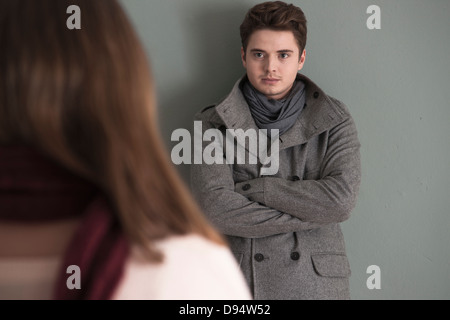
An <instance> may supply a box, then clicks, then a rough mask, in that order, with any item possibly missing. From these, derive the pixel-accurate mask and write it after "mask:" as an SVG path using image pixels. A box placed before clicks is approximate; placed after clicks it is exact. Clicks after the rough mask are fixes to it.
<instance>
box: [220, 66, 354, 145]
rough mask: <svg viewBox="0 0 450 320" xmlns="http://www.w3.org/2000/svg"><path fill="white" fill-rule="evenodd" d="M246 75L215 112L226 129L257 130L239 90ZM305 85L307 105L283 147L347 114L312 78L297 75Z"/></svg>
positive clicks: (284, 137) (282, 140)
mask: <svg viewBox="0 0 450 320" xmlns="http://www.w3.org/2000/svg"><path fill="white" fill-rule="evenodd" d="M244 80H247V76H246V75H245V76H243V77H242V78H241V79H239V80H238V81H237V82H236V83H235V85H234V87H233V89H232V90H231V92H230V94H229V95H228V96H227V97H226V98H225V99H224V100H223V101H222V102H220V103H219V104H218V105H217V106H216V112H217V114H218V115H219V117H220V118H221V119H222V121H223V122H224V124H225V126H226V128H227V129H242V130H244V131H246V130H248V129H254V130H258V127H257V125H256V123H255V121H254V120H253V117H252V115H251V112H250V109H249V106H248V104H247V101H246V100H245V97H244V95H243V93H242V91H241V89H240V84H241V83H242V82H243V81H244ZM297 80H301V81H303V82H304V83H305V86H306V106H305V107H304V109H303V110H302V112H301V113H300V116H299V117H298V118H297V121H296V122H295V124H294V125H293V126H292V128H290V129H289V130H288V131H286V132H285V133H284V134H282V135H281V136H280V150H281V149H285V148H289V147H292V146H294V145H299V144H303V143H305V142H307V141H308V140H309V139H311V138H312V137H313V136H315V135H317V134H320V133H322V132H324V131H327V130H329V129H330V128H332V127H334V126H336V125H337V124H339V123H341V122H342V121H343V120H344V119H345V118H346V116H345V114H344V113H343V112H342V111H341V109H340V108H339V107H338V106H337V105H336V103H335V102H333V101H332V100H331V99H330V98H329V97H328V96H327V95H326V94H325V93H324V92H323V91H322V90H321V89H320V88H319V87H318V86H317V85H316V84H315V83H314V82H313V81H311V80H310V79H309V78H308V77H306V76H304V75H302V74H300V73H299V74H297Z"/></svg>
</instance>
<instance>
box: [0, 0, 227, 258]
mask: <svg viewBox="0 0 450 320" xmlns="http://www.w3.org/2000/svg"><path fill="white" fill-rule="evenodd" d="M70 5H77V6H78V7H79V8H80V12H81V15H80V17H81V29H73V30H70V29H69V28H68V27H67V25H66V22H67V19H68V18H69V17H70V16H71V13H67V12H66V11H67V8H68V7H69V6H70ZM154 96H155V95H154V88H153V84H152V78H151V71H150V67H149V64H148V61H147V56H146V54H145V50H144V48H143V46H142V44H141V42H140V40H139V38H138V35H137V34H136V32H135V30H134V28H133V25H132V24H131V23H130V21H129V19H128V17H127V15H126V13H125V12H124V10H123V9H122V7H121V6H120V4H119V3H118V2H117V1H116V0H101V1H92V0H70V1H66V0H39V1H35V0H14V1H10V0H0V143H1V144H18V143H22V144H27V145H31V146H33V147H35V148H38V149H39V150H41V151H43V152H45V153H46V154H48V156H50V157H51V158H53V159H54V160H57V161H58V162H59V163H61V164H63V165H64V166H65V167H67V168H68V169H70V170H72V171H73V172H76V173H77V174H79V175H81V176H83V177H85V178H87V179H88V180H90V181H92V182H93V183H95V184H96V185H98V186H99V188H101V190H102V191H103V192H104V193H105V195H106V196H107V197H108V199H109V200H110V203H111V204H112V207H113V210H114V212H115V213H116V214H117V216H118V218H119V220H120V222H121V225H122V226H123V230H124V232H125V234H126V235H127V237H128V238H129V240H131V242H132V243H135V244H138V245H140V247H141V248H144V249H146V251H145V252H146V253H147V256H148V257H149V258H150V259H151V260H153V261H160V260H161V258H162V256H161V254H160V253H158V252H157V251H156V250H155V248H154V246H152V241H154V240H157V239H163V238H165V237H167V236H170V235H184V234H188V233H197V234H200V235H203V236H205V237H206V238H208V239H211V240H213V241H215V242H217V243H222V244H223V243H224V242H223V238H222V237H221V236H220V235H219V234H218V233H217V232H216V231H215V229H213V228H212V227H211V226H210V225H209V223H208V222H207V220H206V219H205V218H204V216H203V214H202V213H201V212H200V210H199V208H198V207H197V205H196V203H195V201H194V200H193V199H192V197H191V194H190V192H189V191H188V189H187V187H186V186H185V184H184V183H183V182H182V180H181V178H180V177H179V176H178V174H177V172H176V170H175V168H174V167H173V166H172V163H171V160H170V158H169V157H168V153H167V152H166V149H165V146H164V145H163V143H162V139H161V138H160V133H159V129H158V126H157V122H156V119H157V115H156V107H155V104H156V99H155V98H154Z"/></svg>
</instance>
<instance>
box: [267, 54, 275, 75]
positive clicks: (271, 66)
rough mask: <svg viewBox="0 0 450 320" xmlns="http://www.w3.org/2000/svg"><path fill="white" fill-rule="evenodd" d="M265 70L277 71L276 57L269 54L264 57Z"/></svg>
mask: <svg viewBox="0 0 450 320" xmlns="http://www.w3.org/2000/svg"><path fill="white" fill-rule="evenodd" d="M265 67H266V71H267V72H269V73H271V72H276V71H277V59H276V57H273V56H269V57H267V59H266V65H265Z"/></svg>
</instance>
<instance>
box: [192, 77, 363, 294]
mask: <svg viewBox="0 0 450 320" xmlns="http://www.w3.org/2000/svg"><path fill="white" fill-rule="evenodd" d="M244 78H245V76H244ZM297 78H298V79H300V80H302V81H303V82H304V83H305V84H306V106H305V108H304V109H303V111H302V112H301V114H300V116H299V117H298V119H297V121H296V123H295V124H294V126H293V127H292V128H291V129H289V130H288V131H287V132H285V133H284V134H283V135H281V136H280V138H279V170H278V172H277V173H276V174H274V175H268V176H261V174H260V172H261V167H262V164H261V163H260V162H259V161H258V163H256V164H251V163H250V161H245V163H244V164H239V163H238V161H237V159H234V160H235V161H230V160H228V164H227V163H224V164H216V163H214V164H205V163H203V164H193V165H191V187H192V191H193V194H194V196H195V198H196V199H197V201H198V203H199V205H200V207H201V208H202V210H203V211H204V213H205V214H206V216H207V217H208V218H209V219H210V221H211V223H212V224H213V225H214V226H215V227H216V228H217V229H218V230H219V231H220V232H222V233H223V234H224V235H226V239H227V240H228V242H229V245H230V248H231V251H232V252H233V254H234V255H235V257H236V259H237V261H238V263H239V265H240V267H241V270H242V272H243V274H244V276H245V279H246V280H247V283H248V285H249V287H250V289H251V292H252V294H253V297H254V299H258V300H260V299H264V300H275V299H283V300H288V299H349V298H350V292H349V276H350V266H349V262H348V259H347V256H346V251H345V243H344V238H343V234H342V231H341V228H340V225H339V223H340V222H343V221H345V220H346V219H348V218H349V216H350V213H351V211H352V210H353V208H354V206H355V203H356V201H357V194H358V190H359V185H360V177H361V165H360V152H359V150H360V143H359V140H358V136H357V130H356V126H355V124H354V121H353V119H352V117H351V115H350V113H349V111H348V109H347V108H346V106H345V105H344V104H343V103H341V102H340V101H338V100H336V99H334V98H332V97H330V96H328V95H326V94H325V93H324V92H323V91H322V90H321V89H320V88H319V87H318V86H317V85H316V84H314V83H313V82H312V81H311V80H310V79H308V78H307V77H306V76H304V75H301V74H298V76H297ZM242 79H243V78H241V79H240V80H239V81H238V82H237V83H236V84H235V86H234V88H233V89H232V91H231V93H230V94H229V95H228V96H227V97H226V98H225V99H224V100H223V101H222V102H220V103H219V104H217V105H215V106H210V107H207V108H204V109H203V110H201V111H200V112H199V113H197V114H196V116H195V120H196V121H202V122H201V123H202V130H203V132H204V131H205V130H207V129H211V128H215V129H219V130H220V132H222V133H223V135H224V141H225V132H226V130H227V129H233V128H234V129H237V128H241V129H243V130H244V131H246V130H248V129H254V130H258V128H257V126H256V124H255V122H254V120H253V118H252V116H251V113H250V110H249V107H248V104H247V102H246V100H245V98H244V96H243V94H242V92H241V90H240V87H239V85H240V83H241V81H242ZM235 141H236V140H235ZM210 143H211V142H203V148H204V147H206V146H207V145H208V144H210ZM222 145H223V146H225V145H226V144H225V143H223V144H222ZM249 150H250V146H249V145H246V149H245V152H246V153H248V152H249ZM224 154H225V151H224ZM236 156H237V152H236V153H235V157H236ZM247 156H248V154H247ZM246 159H247V158H246Z"/></svg>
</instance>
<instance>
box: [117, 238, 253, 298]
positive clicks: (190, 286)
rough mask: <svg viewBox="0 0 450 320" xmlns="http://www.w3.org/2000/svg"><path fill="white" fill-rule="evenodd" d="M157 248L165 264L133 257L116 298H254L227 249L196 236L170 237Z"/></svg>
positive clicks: (158, 243)
mask: <svg viewBox="0 0 450 320" xmlns="http://www.w3.org/2000/svg"><path fill="white" fill-rule="evenodd" d="M155 245H156V248H158V249H159V250H160V251H161V252H162V254H163V256H164V260H163V262H162V263H159V264H155V263H149V262H145V261H143V260H142V259H139V256H138V255H136V254H131V256H130V257H129V259H128V261H127V263H126V266H125V271H124V276H123V279H122V281H121V283H120V284H119V286H118V289H117V292H116V294H115V299H118V300H125V299H162V300H178V299H179V300H225V299H227V300H230V299H233V300H242V299H251V296H250V293H249V291H248V288H247V285H246V283H245V280H244V278H243V275H242V274H241V272H240V270H239V267H238V265H237V262H236V261H235V259H234V257H233V256H232V254H231V252H230V251H229V249H228V247H226V246H224V245H219V244H216V243H214V242H212V241H210V240H207V239H205V238H204V237H201V236H199V235H194V234H190V235H185V236H173V237H169V238H167V239H165V240H162V241H159V242H157V243H156V244H155Z"/></svg>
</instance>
